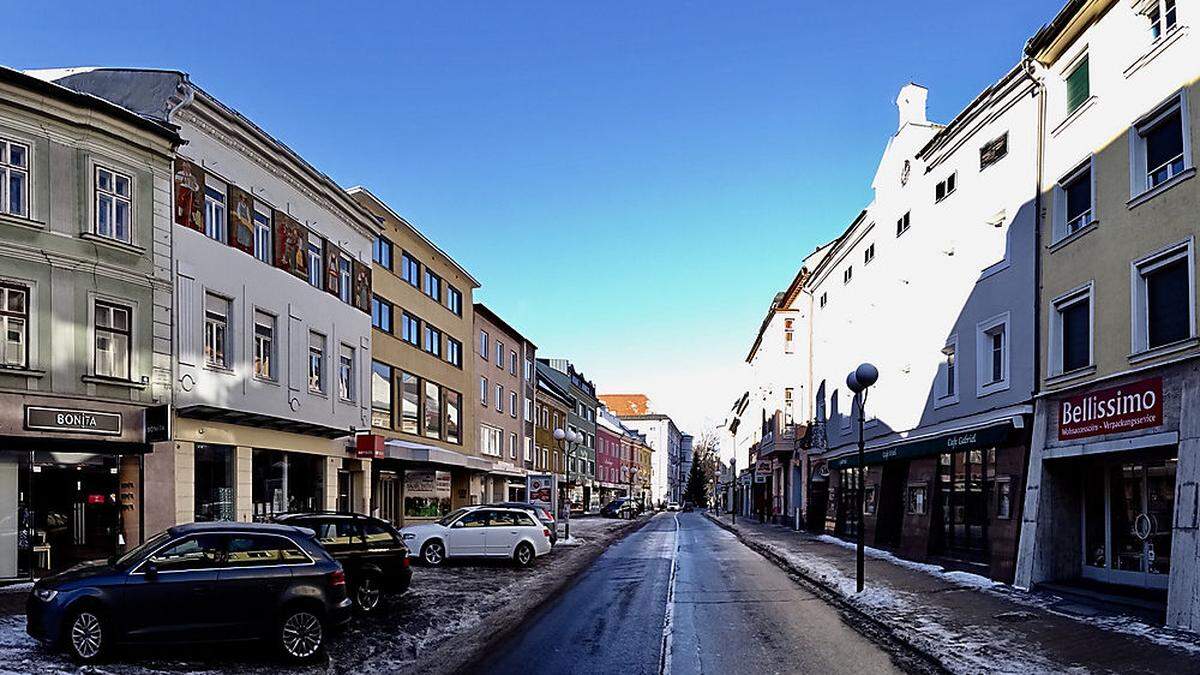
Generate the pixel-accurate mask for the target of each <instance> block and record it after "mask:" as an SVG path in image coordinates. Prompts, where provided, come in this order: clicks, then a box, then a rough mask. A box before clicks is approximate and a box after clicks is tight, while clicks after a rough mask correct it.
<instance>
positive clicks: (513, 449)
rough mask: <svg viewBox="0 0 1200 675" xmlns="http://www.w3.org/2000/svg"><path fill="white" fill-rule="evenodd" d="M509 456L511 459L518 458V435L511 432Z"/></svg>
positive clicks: (509, 436)
mask: <svg viewBox="0 0 1200 675" xmlns="http://www.w3.org/2000/svg"><path fill="white" fill-rule="evenodd" d="M508 456H509V458H510V459H516V458H517V435H516V434H514V433H511V432H510V433H509V434H508Z"/></svg>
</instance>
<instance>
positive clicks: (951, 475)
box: [810, 417, 1028, 582]
mask: <svg viewBox="0 0 1200 675" xmlns="http://www.w3.org/2000/svg"><path fill="white" fill-rule="evenodd" d="M1027 433H1028V428H1027V425H1026V424H1025V421H1024V418H1020V417H1018V418H1006V419H1004V420H998V421H993V422H992V423H990V424H986V425H982V426H978V427H976V428H973V429H969V430H957V431H955V432H954V433H951V434H945V435H937V436H929V437H925V438H919V439H913V440H909V441H905V442H901V443H894V444H890V445H886V446H876V447H871V448H869V449H868V451H867V452H866V453H865V459H866V462H865V467H862V468H860V467H859V463H858V456H857V453H851V454H849V455H842V456H839V457H836V458H833V459H831V460H829V461H828V467H829V472H828V475H829V477H828V481H827V482H825V485H821V484H820V483H821V482H824V481H820V480H819V478H820V476H821V474H822V473H823V472H824V469H823V468H815V470H814V478H813V481H814V482H813V483H812V486H811V487H810V489H812V492H813V495H814V498H815V496H816V495H819V494H823V495H824V497H825V505H824V509H823V510H824V529H825V531H827V532H831V533H833V534H836V535H838V536H841V537H846V538H856V537H857V536H858V530H859V528H860V527H861V528H862V529H863V535H864V538H865V539H866V541H867V544H868V545H870V546H875V547H878V548H883V549H887V550H891V551H894V552H896V553H897V554H899V555H901V556H903V557H905V558H909V559H912V560H918V561H927V562H935V563H938V564H941V565H943V566H945V567H949V568H954V569H963V570H967V571H971V572H975V573H977V574H981V575H984V576H987V577H990V578H992V579H996V580H998V581H1004V582H1009V581H1011V580H1012V578H1013V573H1014V568H1015V560H1016V548H1017V537H1018V533H1019V531H1020V518H1019V513H1020V511H1019V505H1018V504H1017V503H1016V502H1017V501H1018V500H1019V499H1020V494H1021V491H1022V488H1023V477H1024V466H1025V460H1026V448H1027V447H1028V445H1027V442H1026V441H1025V439H1026V434H1027ZM860 489H861V490H862V491H863V494H862V498H863V509H862V511H863V516H862V518H861V519H860V518H859V515H858V514H859V509H858V498H859V494H858V491H859V490H860ZM810 508H812V507H811V506H810ZM813 515H815V514H810V523H812V522H813V518H812V516H813ZM860 520H861V522H860Z"/></svg>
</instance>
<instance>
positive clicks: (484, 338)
mask: <svg viewBox="0 0 1200 675" xmlns="http://www.w3.org/2000/svg"><path fill="white" fill-rule="evenodd" d="M479 355H480V356H482V357H483V360H484V361H487V360H488V334H487V331H483V330H481V331H479Z"/></svg>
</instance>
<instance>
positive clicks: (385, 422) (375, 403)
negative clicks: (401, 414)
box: [371, 361, 392, 429]
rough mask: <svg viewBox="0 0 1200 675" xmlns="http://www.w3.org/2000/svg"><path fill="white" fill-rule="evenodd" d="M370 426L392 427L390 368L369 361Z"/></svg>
mask: <svg viewBox="0 0 1200 675" xmlns="http://www.w3.org/2000/svg"><path fill="white" fill-rule="evenodd" d="M371 426H373V427H382V428H384V429H391V428H392V368H391V366H388V365H386V364H383V363H380V362H378V361H372V362H371Z"/></svg>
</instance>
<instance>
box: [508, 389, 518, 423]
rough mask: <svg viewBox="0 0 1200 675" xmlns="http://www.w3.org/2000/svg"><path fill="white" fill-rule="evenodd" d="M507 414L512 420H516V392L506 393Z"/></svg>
mask: <svg viewBox="0 0 1200 675" xmlns="http://www.w3.org/2000/svg"><path fill="white" fill-rule="evenodd" d="M508 414H509V416H511V417H512V418H513V419H516V418H517V392H515V391H510V392H508Z"/></svg>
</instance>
